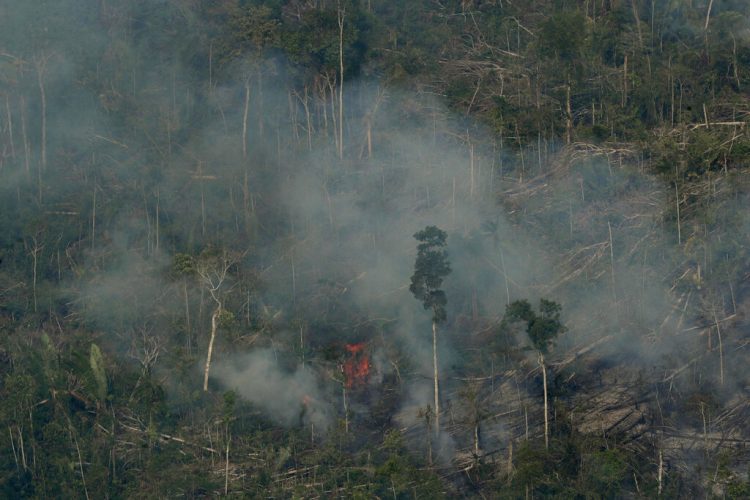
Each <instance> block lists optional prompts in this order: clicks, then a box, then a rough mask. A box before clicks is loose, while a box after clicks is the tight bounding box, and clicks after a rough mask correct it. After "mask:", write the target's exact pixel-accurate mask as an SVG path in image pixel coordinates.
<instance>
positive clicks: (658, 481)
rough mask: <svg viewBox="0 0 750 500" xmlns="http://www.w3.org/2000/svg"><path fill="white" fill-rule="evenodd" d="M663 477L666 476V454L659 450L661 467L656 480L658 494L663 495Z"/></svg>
mask: <svg viewBox="0 0 750 500" xmlns="http://www.w3.org/2000/svg"><path fill="white" fill-rule="evenodd" d="M663 477H664V455H663V453H662V451H661V450H659V469H658V471H657V472H656V482H657V484H658V486H657V490H656V494H657V495H659V496H661V491H662V478H663Z"/></svg>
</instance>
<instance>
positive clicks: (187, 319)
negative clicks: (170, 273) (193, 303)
mask: <svg viewBox="0 0 750 500" xmlns="http://www.w3.org/2000/svg"><path fill="white" fill-rule="evenodd" d="M182 294H183V296H184V298H185V332H186V333H187V351H188V354H191V353H192V346H191V338H190V337H191V333H190V301H189V300H188V288H187V280H185V279H183V281H182Z"/></svg>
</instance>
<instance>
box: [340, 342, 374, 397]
mask: <svg viewBox="0 0 750 500" xmlns="http://www.w3.org/2000/svg"><path fill="white" fill-rule="evenodd" d="M344 347H345V348H346V350H347V352H349V359H347V360H346V361H344V364H343V366H342V370H343V372H344V380H345V382H344V383H345V385H346V388H347V389H351V388H352V387H354V386H355V385H360V384H364V383H365V382H366V381H367V377H368V376H369V375H370V357H369V356H368V355H367V351H366V347H367V345H366V344H365V343H364V342H359V343H357V344H346V345H345V346H344Z"/></svg>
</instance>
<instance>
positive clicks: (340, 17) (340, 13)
mask: <svg viewBox="0 0 750 500" xmlns="http://www.w3.org/2000/svg"><path fill="white" fill-rule="evenodd" d="M344 13H345V10H344V9H342V8H341V5H339V9H338V21H339V160H343V159H344Z"/></svg>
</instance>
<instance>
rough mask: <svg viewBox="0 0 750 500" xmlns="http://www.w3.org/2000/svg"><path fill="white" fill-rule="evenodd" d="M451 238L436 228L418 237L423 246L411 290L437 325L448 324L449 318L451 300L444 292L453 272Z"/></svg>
mask: <svg viewBox="0 0 750 500" xmlns="http://www.w3.org/2000/svg"><path fill="white" fill-rule="evenodd" d="M447 237H448V235H447V234H446V233H445V231H442V230H441V229H439V228H437V227H435V226H427V227H425V228H424V229H423V230H421V231H419V232H417V233H415V234H414V238H416V240H417V241H419V244H418V245H417V259H416V261H415V262H414V274H412V277H411V285H410V286H409V290H410V291H411V293H412V294H414V297H415V298H416V299H417V300H421V301H422V305H423V306H424V308H425V309H431V310H432V320H433V321H434V322H436V323H440V322H443V321H445V319H446V317H447V314H446V310H445V306H446V305H447V304H448V299H447V297H446V296H445V292H444V291H443V290H440V286H441V285H442V284H443V279H444V278H445V277H446V276H448V275H449V274H450V272H451V267H450V263H449V262H448V253H447V251H446V249H445V247H446V242H445V240H446V238H447Z"/></svg>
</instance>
